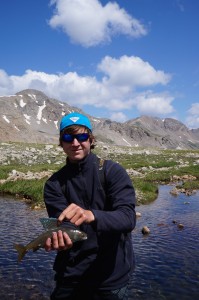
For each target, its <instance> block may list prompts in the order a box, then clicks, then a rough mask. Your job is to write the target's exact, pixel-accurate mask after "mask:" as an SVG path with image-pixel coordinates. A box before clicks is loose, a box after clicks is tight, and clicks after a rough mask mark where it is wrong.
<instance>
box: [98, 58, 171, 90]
mask: <svg viewBox="0 0 199 300" xmlns="http://www.w3.org/2000/svg"><path fill="white" fill-rule="evenodd" d="M98 69H99V70H100V71H102V72H104V73H105V74H106V75H107V77H105V78H104V81H109V83H111V84H114V85H120V86H130V87H131V88H132V86H145V87H146V86H151V85H156V84H163V85H166V84H167V83H168V82H169V81H170V79H171V75H169V74H165V73H164V72H163V71H160V70H155V69H154V68H153V67H152V66H151V65H150V64H149V63H148V62H146V61H143V60H142V59H141V58H139V57H135V56H130V57H129V56H126V55H124V56H122V57H120V59H115V58H112V57H110V56H106V57H105V58H104V59H103V60H102V62H101V63H100V64H99V65H98Z"/></svg>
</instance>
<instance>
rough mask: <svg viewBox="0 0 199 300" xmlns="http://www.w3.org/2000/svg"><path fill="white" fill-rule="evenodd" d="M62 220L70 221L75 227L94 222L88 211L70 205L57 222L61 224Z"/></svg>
mask: <svg viewBox="0 0 199 300" xmlns="http://www.w3.org/2000/svg"><path fill="white" fill-rule="evenodd" d="M64 219H66V220H68V221H70V222H71V223H73V224H75V225H76V226H79V225H81V224H82V223H87V224H88V223H91V222H93V221H94V220H95V217H94V215H93V213H92V211H90V210H85V209H83V208H82V207H80V206H78V205H76V204H74V203H71V204H70V205H69V206H68V207H67V208H66V209H64V210H63V212H62V213H61V214H60V216H59V218H58V222H60V223H61V222H62V221H63V220H64Z"/></svg>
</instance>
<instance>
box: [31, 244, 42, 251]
mask: <svg viewBox="0 0 199 300" xmlns="http://www.w3.org/2000/svg"><path fill="white" fill-rule="evenodd" d="M40 248H41V246H40V245H38V246H37V247H34V248H33V249H32V251H33V252H36V251H37V250H39V249H40Z"/></svg>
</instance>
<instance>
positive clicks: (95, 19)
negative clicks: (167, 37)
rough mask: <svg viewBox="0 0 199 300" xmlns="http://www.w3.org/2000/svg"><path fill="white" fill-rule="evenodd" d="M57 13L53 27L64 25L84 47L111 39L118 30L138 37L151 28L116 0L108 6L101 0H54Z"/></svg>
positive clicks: (50, 21)
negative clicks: (131, 14)
mask: <svg viewBox="0 0 199 300" xmlns="http://www.w3.org/2000/svg"><path fill="white" fill-rule="evenodd" d="M51 5H55V6H56V9H55V11H54V15H53V16H52V18H51V19H50V20H49V25H50V26H51V27H52V28H61V29H62V30H63V31H64V32H65V33H66V34H67V35H68V36H69V37H70V39H71V41H72V42H73V43H77V44H80V45H82V46H84V47H91V46H96V45H98V44H101V43H107V42H110V41H111V37H112V36H114V35H116V34H124V35H128V36H131V37H134V38H138V37H140V36H144V35H146V34H147V30H146V28H145V27H144V25H143V24H142V23H141V22H140V21H139V20H137V19H135V18H133V17H132V16H130V15H129V14H128V13H127V12H126V11H125V10H124V9H122V8H120V7H119V5H118V4H117V3H116V2H108V3H107V4H106V5H105V6H102V4H101V3H100V2H99V1H98V0H53V1H51Z"/></svg>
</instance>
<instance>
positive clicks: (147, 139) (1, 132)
mask: <svg viewBox="0 0 199 300" xmlns="http://www.w3.org/2000/svg"><path fill="white" fill-rule="evenodd" d="M0 107H1V108H0V142H9V141H13V142H25V143H44V144H46V143H52V144H58V137H59V129H58V128H59V121H60V119H61V117H62V116H63V115H65V114H67V113H70V112H72V111H78V112H83V111H81V110H80V109H79V108H77V107H72V106H70V105H68V104H67V103H65V102H60V101H58V100H56V99H52V98H49V97H47V96H46V95H45V94H43V93H42V92H40V91H38V90H23V91H21V92H19V93H17V94H16V95H11V96H4V97H0ZM83 113H84V114H86V113H85V112H83ZM87 115H88V114H87ZM88 117H89V118H90V119H91V122H92V124H93V129H94V130H93V131H94V134H95V136H96V138H97V140H98V142H99V143H105V144H111V145H118V146H120V145H124V146H132V147H158V148H162V149H199V129H196V130H189V129H188V128H187V127H186V126H185V125H184V124H183V123H181V122H179V121H177V120H175V119H171V118H166V119H164V120H162V119H160V118H153V117H148V116H141V117H139V118H136V119H132V120H129V121H128V122H125V123H119V122H113V121H111V120H109V119H100V118H95V117H93V116H90V115H88Z"/></svg>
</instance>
